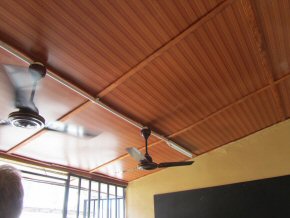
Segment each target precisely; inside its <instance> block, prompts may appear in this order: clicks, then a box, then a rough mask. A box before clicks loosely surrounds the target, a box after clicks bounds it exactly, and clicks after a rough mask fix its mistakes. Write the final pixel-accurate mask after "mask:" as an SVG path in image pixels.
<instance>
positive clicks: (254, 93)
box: [90, 72, 290, 173]
mask: <svg viewBox="0 0 290 218" xmlns="http://www.w3.org/2000/svg"><path fill="white" fill-rule="evenodd" d="M287 79H290V72H289V73H288V74H286V75H285V76H283V77H281V78H280V79H278V80H276V81H273V83H272V84H268V85H266V86H264V87H262V88H260V89H258V90H256V91H254V92H252V93H250V94H248V95H246V96H244V97H242V98H240V99H239V100H237V101H235V102H233V103H231V104H229V105H227V106H225V107H223V108H221V109H220V110H218V111H216V112H214V113H212V114H210V115H208V116H207V117H205V118H203V119H200V120H199V121H197V122H196V123H194V124H191V125H189V126H187V127H185V128H183V129H181V130H179V131H177V132H175V133H173V134H170V135H168V136H167V137H166V138H172V137H174V136H177V135H180V134H182V133H184V132H187V131H189V130H190V129H192V128H194V127H196V126H197V125H200V124H202V123H204V122H206V121H207V120H209V119H210V118H212V117H214V116H216V115H218V114H220V113H223V112H224V111H226V110H228V109H229V108H230V107H232V106H234V105H238V104H241V103H242V102H244V101H246V100H248V99H249V98H251V97H253V96H254V95H256V94H259V93H260V92H263V91H265V90H266V89H270V88H272V86H276V85H277V84H279V83H281V82H283V81H284V80H287ZM161 142H163V141H162V140H159V141H156V142H154V143H151V144H149V145H148V147H152V146H154V145H157V144H159V143H161ZM142 149H145V147H144V146H143V147H140V148H139V150H142ZM129 156H130V155H129V154H124V155H122V156H120V157H118V158H115V159H114V160H111V161H109V162H107V163H104V164H102V165H100V166H97V167H96V168H94V169H92V170H90V172H91V173H93V172H96V171H98V170H99V169H100V168H102V167H106V166H108V165H110V164H112V163H114V162H116V161H120V160H123V159H125V158H127V157H129ZM194 156H197V154H194Z"/></svg>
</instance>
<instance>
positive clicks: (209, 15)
mask: <svg viewBox="0 0 290 218" xmlns="http://www.w3.org/2000/svg"><path fill="white" fill-rule="evenodd" d="M231 3H232V0H227V1H224V2H223V3H221V4H219V5H218V6H216V7H215V8H213V9H211V10H210V11H209V12H208V13H207V14H205V15H204V16H202V17H200V18H199V19H198V20H197V21H196V22H195V23H193V24H192V25H191V26H190V27H188V28H187V29H186V30H185V31H183V32H182V33H180V34H179V35H177V36H176V37H174V38H173V39H171V40H170V41H169V42H167V43H166V44H164V45H163V46H162V47H160V48H159V49H158V50H157V51H155V52H154V53H152V54H151V55H149V56H148V57H146V58H145V59H143V60H142V61H141V62H139V63H138V64H137V65H135V66H134V67H133V68H131V69H130V70H129V71H128V72H126V73H125V74H123V75H122V76H121V77H120V78H118V79H117V80H116V81H114V82H113V83H111V84H110V85H109V86H107V87H106V88H105V89H103V90H102V91H101V92H99V93H98V95H97V96H98V97H99V98H101V97H104V96H105V95H107V94H108V93H109V92H111V91H112V90H113V89H115V88H116V87H118V86H119V85H121V84H122V83H124V82H125V81H126V80H128V79H129V78H130V77H131V76H133V75H134V74H136V73H137V72H138V71H140V70H142V69H143V68H144V67H145V66H147V65H148V64H149V63H150V62H152V61H153V60H154V59H156V58H157V57H159V56H160V55H162V54H163V53H164V52H166V51H167V50H168V49H169V48H171V47H172V46H175V45H176V44H177V43H178V42H180V41H181V40H183V39H184V38H185V37H186V36H188V35H189V34H190V33H192V32H193V31H194V30H196V29H197V28H199V27H200V26H201V25H203V24H204V23H206V22H207V21H208V20H210V19H212V18H213V17H214V16H215V15H216V14H217V13H220V12H221V11H222V10H224V9H225V8H226V7H227V6H228V5H229V4H231Z"/></svg>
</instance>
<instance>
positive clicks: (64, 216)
mask: <svg viewBox="0 0 290 218" xmlns="http://www.w3.org/2000/svg"><path fill="white" fill-rule="evenodd" d="M69 186H70V175H68V177H67V180H66V182H65V192H64V203H63V213H62V216H63V218H66V217H67V204H68V194H69Z"/></svg>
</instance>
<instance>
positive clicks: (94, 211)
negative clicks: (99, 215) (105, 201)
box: [93, 199, 96, 218]
mask: <svg viewBox="0 0 290 218" xmlns="http://www.w3.org/2000/svg"><path fill="white" fill-rule="evenodd" d="M93 214H94V218H96V200H95V199H94V210H93Z"/></svg>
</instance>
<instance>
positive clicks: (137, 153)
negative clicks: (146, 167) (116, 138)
mask: <svg viewBox="0 0 290 218" xmlns="http://www.w3.org/2000/svg"><path fill="white" fill-rule="evenodd" d="M126 150H127V152H128V153H129V154H130V155H131V157H133V158H134V159H135V160H137V161H139V162H140V161H142V160H146V158H145V156H144V155H143V154H142V153H141V152H140V151H139V150H138V149H137V148H135V147H131V148H126Z"/></svg>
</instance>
